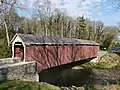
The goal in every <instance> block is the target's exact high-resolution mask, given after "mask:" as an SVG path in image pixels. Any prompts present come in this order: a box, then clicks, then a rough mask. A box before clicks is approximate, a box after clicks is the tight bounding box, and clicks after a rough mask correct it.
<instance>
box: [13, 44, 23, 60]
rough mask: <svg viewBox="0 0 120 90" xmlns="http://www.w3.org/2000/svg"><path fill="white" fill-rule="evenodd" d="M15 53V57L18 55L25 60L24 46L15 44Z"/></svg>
mask: <svg viewBox="0 0 120 90" xmlns="http://www.w3.org/2000/svg"><path fill="white" fill-rule="evenodd" d="M14 50H15V53H14V55H15V56H14V57H18V58H21V60H23V58H24V48H23V46H15V47H14Z"/></svg>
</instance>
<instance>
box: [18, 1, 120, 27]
mask: <svg viewBox="0 0 120 90" xmlns="http://www.w3.org/2000/svg"><path fill="white" fill-rule="evenodd" d="M34 1H35V0H21V4H24V5H25V7H28V8H29V10H28V11H29V12H31V9H32V8H33V3H34ZM50 1H51V3H52V5H53V6H54V7H56V8H59V9H60V10H61V11H63V12H66V13H67V14H68V15H69V16H72V17H73V18H75V17H78V16H83V15H84V16H85V18H89V19H91V20H101V21H103V22H104V24H105V25H106V26H118V22H120V19H119V16H120V10H119V9H118V8H117V3H118V2H117V0H50ZM18 13H19V14H20V15H21V16H28V15H27V14H28V12H27V13H26V12H20V10H18Z"/></svg>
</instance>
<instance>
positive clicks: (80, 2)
mask: <svg viewBox="0 0 120 90" xmlns="http://www.w3.org/2000/svg"><path fill="white" fill-rule="evenodd" d="M50 1H51V2H52V4H53V5H54V6H55V7H57V8H59V9H61V10H66V11H67V13H68V14H69V15H70V16H73V17H77V16H81V15H84V16H86V17H89V15H90V14H91V13H92V12H91V11H92V9H93V8H92V7H93V6H94V5H95V4H98V3H100V2H101V1H102V0H50Z"/></svg>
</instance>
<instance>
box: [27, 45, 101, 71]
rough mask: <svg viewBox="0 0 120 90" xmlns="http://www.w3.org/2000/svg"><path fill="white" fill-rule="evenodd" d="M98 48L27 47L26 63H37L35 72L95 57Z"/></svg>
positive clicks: (85, 46)
mask: <svg viewBox="0 0 120 90" xmlns="http://www.w3.org/2000/svg"><path fill="white" fill-rule="evenodd" d="M98 52H99V46H92V45H91V46H88V45H77V46H76V45H59V46H57V45H53V46H52V45H51V46H48V45H44V46H43V45H42V46H38V45H27V46H26V58H25V60H26V61H32V60H35V61H37V71H38V72H40V71H41V70H43V69H47V68H51V67H54V66H58V65H63V64H67V63H71V62H74V61H78V60H83V59H87V58H93V57H97V56H98Z"/></svg>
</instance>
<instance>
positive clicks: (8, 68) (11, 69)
mask: <svg viewBox="0 0 120 90" xmlns="http://www.w3.org/2000/svg"><path fill="white" fill-rule="evenodd" d="M2 80H21V81H31V82H37V81H39V76H38V75H37V72H36V62H34V61H32V62H20V63H15V64H5V65H3V66H0V81H2Z"/></svg>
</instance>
